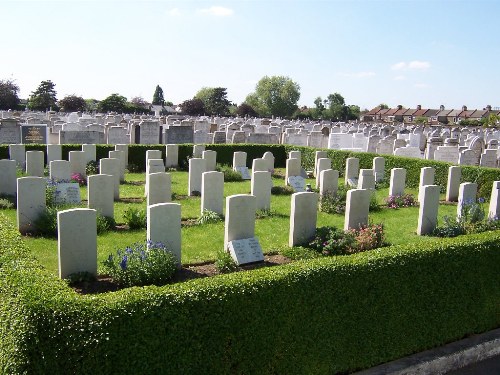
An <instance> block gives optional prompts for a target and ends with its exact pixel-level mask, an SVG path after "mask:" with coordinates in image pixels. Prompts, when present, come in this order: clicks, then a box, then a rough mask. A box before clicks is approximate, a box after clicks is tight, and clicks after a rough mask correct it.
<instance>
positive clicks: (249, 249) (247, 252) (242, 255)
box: [227, 237, 264, 265]
mask: <svg viewBox="0 0 500 375" xmlns="http://www.w3.org/2000/svg"><path fill="white" fill-rule="evenodd" d="M227 247H228V250H229V254H231V258H233V260H234V261H235V262H236V264H237V265H242V264H248V263H255V262H261V261H263V260H264V254H263V253H262V248H261V247H260V244H259V240H258V239H257V238H256V237H252V238H245V239H242V240H233V241H229V242H228V245H227Z"/></svg>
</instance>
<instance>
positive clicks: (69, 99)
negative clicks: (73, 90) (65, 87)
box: [59, 95, 87, 112]
mask: <svg viewBox="0 0 500 375" xmlns="http://www.w3.org/2000/svg"><path fill="white" fill-rule="evenodd" d="M59 107H60V108H61V111H64V112H83V111H85V109H86V108H87V103H86V102H85V99H83V98H82V97H81V96H76V95H67V96H65V97H64V98H63V99H61V100H59Z"/></svg>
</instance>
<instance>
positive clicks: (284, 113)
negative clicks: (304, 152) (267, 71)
mask: <svg viewBox="0 0 500 375" xmlns="http://www.w3.org/2000/svg"><path fill="white" fill-rule="evenodd" d="M299 98H300V86H299V84H298V83H296V82H294V81H292V80H291V79H290V78H288V77H284V76H272V77H268V76H265V77H263V78H262V79H261V80H260V81H259V82H258V83H257V85H256V86H255V92H254V93H251V94H249V95H248V96H247V98H246V100H245V102H246V103H247V104H249V105H250V106H252V107H253V108H254V109H255V110H256V111H257V112H258V113H259V115H261V116H270V115H273V116H280V117H289V116H292V115H293V113H294V112H295V110H296V109H297V102H298V101H299Z"/></svg>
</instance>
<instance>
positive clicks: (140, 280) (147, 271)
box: [102, 241, 177, 286]
mask: <svg viewBox="0 0 500 375" xmlns="http://www.w3.org/2000/svg"><path fill="white" fill-rule="evenodd" d="M102 265H103V267H104V271H105V272H106V273H107V274H109V276H111V278H112V279H113V281H115V282H116V283H117V284H119V285H122V286H141V285H148V284H154V285H164V284H166V283H167V282H169V281H170V280H171V279H172V277H173V276H174V273H175V271H176V269H177V265H176V259H175V256H174V255H173V254H172V253H171V252H170V251H169V250H168V249H167V247H166V246H165V245H164V244H162V243H160V242H156V243H155V242H151V241H147V242H145V243H135V244H133V245H132V246H128V247H126V248H125V249H124V250H117V252H116V254H110V255H109V257H108V259H106V260H105V261H104V262H103V263H102Z"/></svg>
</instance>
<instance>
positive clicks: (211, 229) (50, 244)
mask: <svg viewBox="0 0 500 375" xmlns="http://www.w3.org/2000/svg"><path fill="white" fill-rule="evenodd" d="M170 173H171V175H172V193H173V196H174V200H173V201H174V202H178V203H180V204H181V206H182V218H183V219H184V220H185V219H196V218H198V217H199V216H200V198H199V197H187V185H188V174H187V173H186V172H180V171H173V172H170ZM144 179H145V175H144V174H142V173H128V174H127V175H126V182H125V183H123V184H122V185H121V186H120V198H121V199H122V200H121V201H118V202H115V220H116V222H117V223H118V224H123V223H124V218H123V213H124V211H125V210H126V209H127V208H129V207H135V208H139V209H143V210H145V209H146V202H145V199H143V198H144ZM307 183H310V184H312V186H315V181H314V179H308V180H307ZM273 184H274V185H283V184H284V180H283V179H282V178H276V177H274V178H273ZM407 192H408V193H411V194H413V195H414V196H416V195H417V191H416V190H412V189H408V190H407ZM249 193H250V181H240V182H227V183H225V184H224V196H225V197H227V196H230V195H233V194H249ZM387 194H388V189H387V188H384V189H379V190H377V191H376V197H377V201H378V203H379V204H384V199H385V197H386V196H387ZM81 197H82V199H83V200H86V197H87V189H86V187H82V188H81ZM131 198H133V201H132V202H129V201H127V200H128V199H131ZM443 198H444V197H443ZM290 201H291V196H289V195H287V196H286V195H284V196H274V195H273V196H272V200H271V212H272V214H271V215H270V216H267V217H263V218H260V219H258V220H256V225H255V235H256V237H258V238H259V241H260V244H261V246H262V249H263V251H264V253H269V252H275V251H276V250H277V249H279V248H283V247H286V246H287V245H288V236H289V225H290V222H289V217H290ZM83 204H85V202H83ZM224 210H225V207H224ZM4 212H5V214H6V215H7V217H8V218H9V220H11V221H12V222H13V223H14V224H15V222H16V212H15V210H14V209H9V210H4ZM455 212H456V206H455V205H448V204H447V205H441V206H440V208H439V218H440V222H442V217H443V216H445V215H448V216H453V215H455ZM369 217H370V220H371V221H372V222H374V223H383V224H384V226H385V233H386V239H387V241H388V242H389V243H391V244H403V243H409V242H419V243H422V246H424V244H425V243H426V242H428V241H435V240H436V238H433V237H426V236H417V235H416V233H415V232H416V228H417V220H418V207H410V208H401V209H397V210H394V209H388V208H383V209H382V210H380V211H377V212H373V213H370V216H369ZM343 225H344V215H343V214H342V215H340V214H326V213H323V212H319V211H318V217H317V227H320V226H336V227H340V228H342V227H343ZM145 239H146V230H145V229H144V230H133V231H132V230H116V231H110V232H107V233H104V234H101V235H99V236H98V241H97V244H98V261H99V264H100V262H101V261H103V260H105V259H106V258H107V256H108V255H109V254H110V253H114V252H115V251H116V250H117V249H118V248H124V247H126V246H127V245H130V244H132V243H134V242H139V241H144V240H145ZM23 240H24V241H26V242H27V243H28V246H29V248H30V249H31V250H32V252H33V254H34V255H35V257H36V258H37V259H38V260H39V261H40V263H41V264H42V265H43V266H44V267H46V268H48V269H49V270H51V271H53V272H54V273H57V267H58V261H57V240H56V239H48V238H41V237H24V238H23ZM223 243H224V223H223V222H219V223H215V224H205V225H192V226H184V227H183V228H182V262H183V264H192V263H198V262H204V261H213V260H215V259H216V255H217V251H218V250H219V249H221V248H222V247H223Z"/></svg>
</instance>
